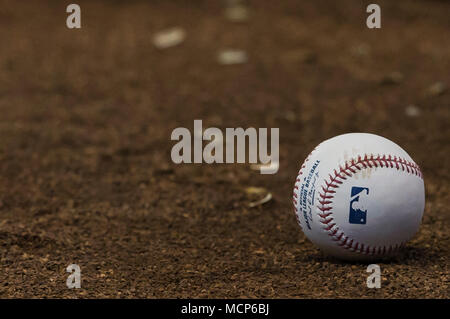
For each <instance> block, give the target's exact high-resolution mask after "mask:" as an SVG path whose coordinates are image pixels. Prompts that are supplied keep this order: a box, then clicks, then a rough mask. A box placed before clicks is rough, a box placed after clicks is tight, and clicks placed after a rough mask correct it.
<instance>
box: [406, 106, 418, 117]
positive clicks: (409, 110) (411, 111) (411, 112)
mask: <svg viewBox="0 0 450 319" xmlns="http://www.w3.org/2000/svg"><path fill="white" fill-rule="evenodd" d="M405 114H406V115H407V116H410V117H417V116H419V115H420V109H419V108H418V107H417V106H415V105H408V106H407V107H406V108H405Z"/></svg>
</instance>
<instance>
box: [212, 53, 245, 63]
mask: <svg viewBox="0 0 450 319" xmlns="http://www.w3.org/2000/svg"><path fill="white" fill-rule="evenodd" d="M247 60H248V58H247V53H246V52H245V51H242V50H234V49H227V50H223V51H221V52H219V56H218V61H219V63H220V64H222V65H233V64H242V63H245V62H247Z"/></svg>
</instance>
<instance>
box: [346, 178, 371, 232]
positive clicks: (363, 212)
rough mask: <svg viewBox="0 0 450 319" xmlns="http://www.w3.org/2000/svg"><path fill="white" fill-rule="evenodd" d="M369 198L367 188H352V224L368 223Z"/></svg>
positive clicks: (350, 221) (350, 218) (350, 220)
mask: <svg viewBox="0 0 450 319" xmlns="http://www.w3.org/2000/svg"><path fill="white" fill-rule="evenodd" d="M368 197H369V189H368V188H366V187H356V186H353V187H352V194H351V199H350V216H349V223H350V224H363V225H365V224H366V222H367V208H366V207H367V206H366V203H367V199H368Z"/></svg>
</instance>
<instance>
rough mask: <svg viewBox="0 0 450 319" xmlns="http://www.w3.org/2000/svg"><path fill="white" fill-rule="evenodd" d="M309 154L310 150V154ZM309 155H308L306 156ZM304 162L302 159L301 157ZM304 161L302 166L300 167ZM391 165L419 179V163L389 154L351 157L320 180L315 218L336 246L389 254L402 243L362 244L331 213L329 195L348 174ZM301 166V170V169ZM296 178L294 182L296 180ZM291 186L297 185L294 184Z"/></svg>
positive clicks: (356, 251) (295, 204) (363, 251)
mask: <svg viewBox="0 0 450 319" xmlns="http://www.w3.org/2000/svg"><path fill="white" fill-rule="evenodd" d="M310 155H311V154H310ZM307 159H309V158H307ZM305 163H306V161H305ZM305 166H306V165H303V166H302V169H304V167H305ZM373 167H375V168H377V167H380V168H391V169H396V170H399V171H400V170H401V171H403V172H406V173H408V174H412V175H416V176H418V177H419V178H421V179H423V175H422V172H421V170H420V167H419V166H418V165H417V164H416V163H414V162H410V161H407V160H406V159H403V158H400V157H397V156H392V155H377V156H376V157H375V156H374V155H367V154H366V155H364V157H362V156H358V158H357V159H352V160H350V161H347V162H346V163H345V166H339V168H338V169H337V170H336V169H334V170H333V173H332V174H329V176H328V179H325V180H324V183H323V184H322V185H321V191H319V195H318V196H319V199H318V203H319V204H318V205H317V208H318V209H319V210H320V211H321V213H318V215H319V217H320V220H319V222H320V223H321V224H322V225H323V227H322V228H323V230H324V231H326V232H327V233H328V236H330V237H331V239H332V240H333V241H335V242H337V245H338V246H339V247H342V248H343V249H346V250H348V251H351V252H355V253H360V254H364V255H385V254H389V253H391V252H393V251H395V250H397V249H399V248H401V247H402V246H403V245H404V243H403V242H402V243H400V244H396V245H389V246H370V245H364V244H363V243H360V242H358V241H356V240H354V239H352V238H350V237H348V236H346V235H345V233H344V232H343V231H342V230H340V229H339V226H338V225H337V224H336V222H335V221H334V216H333V206H332V204H333V198H334V194H335V193H336V190H337V189H338V188H339V186H340V185H341V184H342V183H343V181H344V180H346V179H347V178H349V177H352V176H353V174H356V173H357V172H358V171H361V170H363V169H366V168H373ZM302 169H301V170H302ZM300 175H301V174H300V172H299V177H298V178H297V182H299V181H300ZM297 182H296V184H297ZM295 187H297V189H298V186H297V185H296V186H295ZM295 190H296V189H295V188H294V206H295V211H296V216H297V220H298V221H299V217H298V215H299V212H298V209H297V196H298V195H297V194H295Z"/></svg>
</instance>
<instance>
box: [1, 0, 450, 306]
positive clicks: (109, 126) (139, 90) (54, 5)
mask: <svg viewBox="0 0 450 319" xmlns="http://www.w3.org/2000/svg"><path fill="white" fill-rule="evenodd" d="M76 3H78V4H79V5H80V6H81V10H82V29H80V30H70V29H68V28H67V27H66V24H65V23H66V18H67V15H68V14H67V13H66V6H67V5H68V4H69V2H67V3H66V2H65V1H37V0H33V1H13V0H1V1H0V39H1V43H0V297H2V298H11V297H19V298H22V297H26V298H34V297H44V298H47V297H64V298H100V297H107V298H154V297H169V298H173V297H217V298H222V297H224V298H234V297H261V298H345V297H350V298H448V297H449V290H448V257H449V244H450V239H449V231H448V227H449V208H448V204H449V183H448V180H449V178H450V175H449V165H450V164H449V162H450V161H449V160H448V158H449V156H450V153H449V137H450V127H449V112H450V92H449V90H448V86H449V84H450V72H449V71H450V41H448V40H449V33H450V20H449V16H450V2H448V1H437V0H433V1H418V0H417V1H413V0H404V1H381V0H379V1H377V3H378V4H379V5H380V6H381V8H382V28H381V29H379V30H370V29H368V28H367V27H366V25H365V21H366V18H367V16H368V14H367V13H366V6H367V5H368V4H369V3H370V2H369V1H350V0H345V1H344V0H341V1H331V0H330V1H323V0H320V1H295V0H287V1H264V2H263V1H256V0H255V1H249V2H243V3H241V6H244V7H245V8H246V11H245V10H244V11H243V12H242V10H241V11H239V10H238V11H237V14H235V18H236V19H235V20H240V21H238V22H236V21H232V20H233V19H230V17H229V16H228V17H227V16H226V15H225V13H224V12H225V8H226V7H229V6H235V5H236V1H234V2H232V1H230V0H229V1H215V2H213V1H206V0H205V1H187V0H186V1H181V0H180V1H151V2H150V1H100V0H94V1H77V2H76ZM241 9H242V7H241ZM239 12H240V13H239ZM235 13H236V12H235ZM231 16H233V14H231ZM172 27H178V28H181V29H182V30H184V32H185V35H186V37H185V39H184V41H182V42H181V43H180V44H178V45H177V46H173V47H170V48H167V49H158V48H156V47H155V45H154V43H153V37H154V35H155V34H157V33H158V32H160V31H163V30H165V29H167V28H172ZM230 48H231V49H237V50H242V51H243V52H245V54H246V55H247V60H246V61H243V63H241V64H236V65H222V64H220V63H219V62H218V58H217V57H218V54H219V53H220V52H221V51H222V50H225V49H230ZM194 119H202V120H203V124H204V127H209V126H216V127H220V128H225V127H244V128H247V127H250V126H253V127H256V128H260V127H279V128H280V170H279V172H278V174H276V175H260V174H259V172H258V171H255V170H252V169H250V167H249V165H244V164H240V165H206V164H204V165H198V164H197V165H175V164H173V163H172V162H171V160H170V150H171V147H172V146H173V145H174V142H172V141H171V140H170V134H171V132H172V130H173V129H174V128H176V127H180V126H182V127H187V128H189V129H190V130H193V120H194ZM355 131H364V132H371V133H376V134H379V135H383V136H385V137H387V138H389V139H391V140H393V141H395V142H396V143H398V144H399V145H401V146H402V147H403V148H404V149H405V150H407V152H409V154H410V155H411V156H412V157H413V158H414V159H415V161H416V162H417V163H418V164H419V165H421V167H422V170H423V172H424V175H425V182H426V192H427V194H426V196H427V203H426V211H425V216H424V219H423V225H422V227H421V229H420V232H419V234H418V235H417V236H416V237H415V238H414V239H413V240H412V241H411V242H410V243H409V244H408V246H407V247H406V249H404V250H403V251H402V253H401V254H400V255H399V256H398V257H396V258H394V259H393V260H391V261H389V262H382V263H380V266H381V271H382V278H383V279H382V288H381V289H368V288H367V287H366V278H367V275H368V274H367V273H366V265H365V264H360V263H343V262H340V261H336V260H333V259H329V258H327V257H325V256H323V255H322V254H321V253H320V252H319V251H318V250H317V249H316V248H315V247H314V246H313V245H312V244H311V243H310V242H309V241H307V240H306V238H305V236H304V235H303V234H302V232H301V230H300V228H299V226H298V225H297V224H296V220H295V216H294V213H293V207H292V203H291V195H292V187H293V184H294V180H295V178H296V175H297V171H298V169H299V167H300V165H301V162H302V161H303V160H304V158H305V157H306V155H307V154H308V153H309V152H310V151H311V150H312V148H313V147H314V146H315V145H316V144H318V143H319V142H321V141H322V140H324V139H326V138H330V137H332V136H334V135H338V134H342V133H347V132H355ZM248 187H262V188H264V189H266V190H267V191H268V192H271V193H272V194H273V199H272V200H271V201H270V202H268V203H266V204H264V205H260V206H257V207H254V208H249V207H248V203H249V201H251V200H253V198H251V197H250V196H249V195H248V192H246V189H248ZM399 191H401V190H399ZM72 263H76V264H78V265H80V267H81V272H82V288H81V289H78V290H69V289H68V288H67V287H66V278H67V276H68V275H69V274H68V273H66V267H67V266H68V265H69V264H72Z"/></svg>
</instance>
